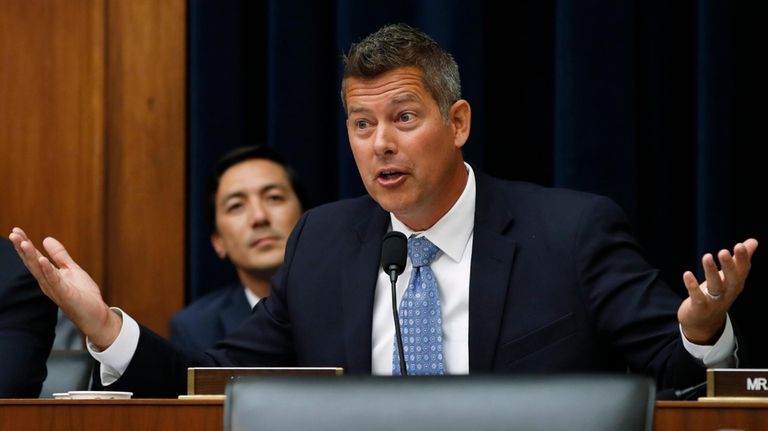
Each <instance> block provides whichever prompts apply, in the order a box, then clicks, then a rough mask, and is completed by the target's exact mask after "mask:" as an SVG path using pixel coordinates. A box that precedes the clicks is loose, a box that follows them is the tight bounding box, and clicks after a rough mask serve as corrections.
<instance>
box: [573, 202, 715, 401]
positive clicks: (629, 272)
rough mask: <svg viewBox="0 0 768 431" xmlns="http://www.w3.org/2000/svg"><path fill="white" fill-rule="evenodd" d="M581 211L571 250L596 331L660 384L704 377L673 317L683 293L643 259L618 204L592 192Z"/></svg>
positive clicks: (679, 384) (636, 368) (680, 383)
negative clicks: (668, 283)
mask: <svg viewBox="0 0 768 431" xmlns="http://www.w3.org/2000/svg"><path fill="white" fill-rule="evenodd" d="M593 203H594V205H593V206H591V207H589V206H588V207H587V208H586V209H585V210H584V212H583V213H582V214H581V223H580V228H579V233H578V234H577V235H578V237H577V238H576V241H575V242H574V244H576V247H578V249H576V250H574V254H575V256H576V261H577V262H578V267H579V268H580V273H579V278H580V285H581V286H582V289H583V290H584V292H583V294H584V297H585V300H586V301H587V303H588V307H590V311H591V313H590V315H591V316H594V317H593V320H594V321H593V324H594V326H595V327H596V328H597V331H598V334H599V335H600V336H601V337H602V338H604V340H606V342H607V343H608V344H609V345H611V346H613V347H614V349H615V350H616V351H617V352H620V354H621V355H622V356H624V360H625V361H626V363H627V364H628V365H629V367H630V369H631V371H633V372H637V373H644V374H647V375H650V376H653V377H655V378H656V380H657V385H658V387H659V388H669V387H672V388H685V387H690V386H693V385H695V384H697V383H700V382H702V381H704V379H705V370H704V368H703V367H702V366H701V365H699V364H698V362H697V361H696V360H695V359H694V358H693V357H692V356H691V355H690V354H688V352H687V351H686V350H685V348H684V346H683V343H682V338H681V335H680V331H679V329H678V322H677V309H678V307H679V306H680V303H681V301H682V298H681V297H680V296H679V295H678V294H676V293H675V292H674V291H673V290H672V289H671V288H670V287H669V286H668V285H666V284H665V283H664V282H663V281H662V280H661V279H660V276H659V271H658V270H656V269H654V268H653V267H652V266H651V265H650V264H649V263H648V262H647V261H646V260H645V259H644V258H643V254H642V250H641V249H640V247H639V246H638V244H637V242H636V241H635V240H634V239H633V237H632V235H631V234H630V227H629V224H628V222H627V220H626V217H625V216H624V214H623V212H622V211H621V209H619V207H618V206H617V205H616V204H614V203H613V202H612V201H610V200H608V199H606V198H602V197H596V198H595V200H594V202H593Z"/></svg>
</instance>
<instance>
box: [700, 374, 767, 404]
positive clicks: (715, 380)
mask: <svg viewBox="0 0 768 431" xmlns="http://www.w3.org/2000/svg"><path fill="white" fill-rule="evenodd" d="M707 397H750V398H755V397H758V398H759V397H768V369H750V368H710V369H708V370H707Z"/></svg>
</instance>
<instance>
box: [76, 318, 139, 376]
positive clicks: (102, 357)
mask: <svg viewBox="0 0 768 431" xmlns="http://www.w3.org/2000/svg"><path fill="white" fill-rule="evenodd" d="M110 310H112V311H114V312H116V313H117V314H119V315H121V316H122V317H123V326H122V327H121V328H120V333H119V334H118V335H117V338H115V341H114V342H113V343H112V345H111V346H109V347H107V348H106V349H105V350H103V351H98V350H97V348H96V346H95V345H93V344H92V343H91V340H89V339H87V338H86V340H85V341H86V343H85V345H86V346H87V347H88V352H89V353H90V354H91V356H93V358H94V359H96V360H97V361H99V362H100V363H101V368H100V370H99V375H100V376H101V384H102V385H104V386H108V385H111V384H112V383H115V382H116V381H117V380H118V379H119V378H120V377H121V376H122V375H123V373H124V372H125V370H126V369H127V368H128V364H130V363H131V359H133V355H134V354H135V353H136V347H137V346H138V345H139V333H140V331H139V324H138V323H136V321H135V320H133V318H131V316H129V315H128V313H126V312H124V311H123V310H121V309H119V308H117V307H110Z"/></svg>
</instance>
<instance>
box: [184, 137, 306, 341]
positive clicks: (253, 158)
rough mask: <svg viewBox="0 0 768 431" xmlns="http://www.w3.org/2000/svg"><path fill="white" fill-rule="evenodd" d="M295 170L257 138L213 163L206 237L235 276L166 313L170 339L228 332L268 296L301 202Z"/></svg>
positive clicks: (215, 336) (202, 337) (204, 338)
mask: <svg viewBox="0 0 768 431" xmlns="http://www.w3.org/2000/svg"><path fill="white" fill-rule="evenodd" d="M302 195H303V188H302V186H301V184H300V181H299V177H298V175H297V174H296V172H295V171H294V170H293V169H292V168H291V167H290V166H288V165H287V164H286V163H285V162H284V161H283V159H282V158H281V157H280V155H279V154H277V152H275V151H274V150H273V149H271V148H268V147H264V146H249V147H241V148H237V149H235V150H233V151H231V152H229V153H227V154H225V155H224V156H223V157H222V158H221V159H220V160H219V161H218V162H217V163H216V165H215V167H214V170H213V173H212V175H211V180H210V184H209V189H208V220H209V222H210V225H211V244H212V245H213V248H214V250H216V254H217V255H218V256H219V257H220V258H222V259H229V261H230V262H232V264H233V265H234V266H235V269H236V271H237V276H238V279H239V283H235V284H232V285H229V286H226V287H223V288H220V289H217V290H215V291H213V292H211V293H209V294H207V295H205V296H203V297H202V298H200V299H198V300H196V301H195V302H194V303H192V304H191V305H190V306H189V307H187V308H186V309H184V310H182V311H180V312H179V313H177V314H176V315H175V316H174V317H173V319H172V320H171V324H170V329H171V341H172V342H173V343H174V344H175V345H177V346H178V347H180V348H182V349H186V350H197V351H202V350H206V349H209V348H211V347H213V345H214V344H215V343H216V341H218V340H220V339H222V338H224V337H226V336H227V335H229V334H230V333H231V332H232V331H233V330H234V329H235V328H237V327H238V326H239V325H240V323H242V322H243V320H245V319H246V318H247V317H248V315H250V314H251V309H253V307H254V306H255V305H256V303H258V302H259V300H260V299H261V298H264V297H267V296H269V293H270V291H271V289H272V286H271V282H270V279H271V278H272V276H273V275H274V274H275V272H276V271H277V269H278V268H280V265H282V263H283V256H284V254H285V243H286V240H287V239H288V235H289V234H290V233H291V230H293V227H294V226H295V225H296V222H297V221H298V220H299V217H300V216H301V213H302V210H303V208H305V202H304V201H303V199H302Z"/></svg>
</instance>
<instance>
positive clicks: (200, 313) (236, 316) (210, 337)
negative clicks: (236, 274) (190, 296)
mask: <svg viewBox="0 0 768 431" xmlns="http://www.w3.org/2000/svg"><path fill="white" fill-rule="evenodd" d="M250 314H251V306H250V304H248V298H247V297H246V296H245V291H244V287H243V285H242V284H240V283H237V284H233V285H230V286H226V287H222V288H220V289H217V290H214V291H213V292H211V293H209V294H207V295H205V296H203V297H202V298H200V299H198V300H197V301H195V302H193V303H192V304H191V305H190V306H189V307H187V308H185V309H184V310H182V311H180V312H178V313H177V314H176V315H175V316H173V318H172V319H171V325H170V327H171V342H172V343H173V344H175V345H177V346H178V347H180V348H182V349H186V350H196V351H203V350H206V349H210V348H211V347H213V345H214V344H216V342H217V341H219V340H221V339H223V338H224V337H226V336H227V335H229V334H230V333H231V332H232V331H234V330H235V329H236V328H237V327H238V326H240V325H242V323H243V321H244V320H245V319H247V318H248V316H249V315H250Z"/></svg>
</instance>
